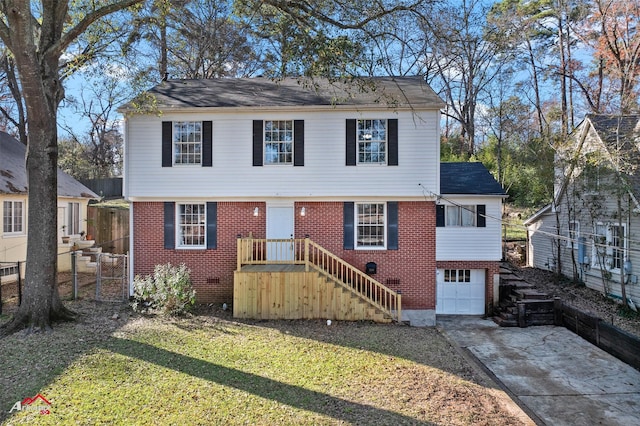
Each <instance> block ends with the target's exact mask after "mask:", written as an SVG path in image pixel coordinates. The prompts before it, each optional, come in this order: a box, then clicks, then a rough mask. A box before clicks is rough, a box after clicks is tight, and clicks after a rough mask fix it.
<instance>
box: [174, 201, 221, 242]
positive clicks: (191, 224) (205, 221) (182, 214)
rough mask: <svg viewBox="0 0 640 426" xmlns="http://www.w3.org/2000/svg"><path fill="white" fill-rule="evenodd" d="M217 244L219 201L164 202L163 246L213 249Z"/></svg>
mask: <svg viewBox="0 0 640 426" xmlns="http://www.w3.org/2000/svg"><path fill="white" fill-rule="evenodd" d="M217 247H218V204H217V203H216V202H207V203H175V202H172V201H167V202H165V203H164V248H165V249H169V250H173V249H176V248H182V249H205V248H206V249H213V250H215V249H216V248H217Z"/></svg>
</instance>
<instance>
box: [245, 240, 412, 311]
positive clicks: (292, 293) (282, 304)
mask: <svg viewBox="0 0 640 426" xmlns="http://www.w3.org/2000/svg"><path fill="white" fill-rule="evenodd" d="M233 282H234V284H233V316H234V317H236V318H251V319H335V320H346V321H359V320H368V321H376V322H391V321H392V320H393V319H398V318H401V304H402V296H401V295H400V294H399V293H397V292H394V291H392V290H390V289H389V288H387V287H386V286H384V285H382V284H381V283H379V282H378V281H376V280H375V279H374V278H372V277H371V276H369V275H367V274H365V273H364V272H363V271H361V270H359V269H357V268H355V267H354V266H352V265H350V264H348V263H347V262H345V261H344V260H342V259H340V258H339V257H337V256H335V255H333V254H331V253H329V252H328V251H327V250H325V249H323V248H322V247H320V246H319V245H317V244H315V243H314V242H313V241H311V240H309V239H308V238H305V239H284V240H265V239H254V238H239V239H238V259H237V268H236V271H235V272H234V278H233Z"/></svg>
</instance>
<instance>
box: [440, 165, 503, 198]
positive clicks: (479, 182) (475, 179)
mask: <svg viewBox="0 0 640 426" xmlns="http://www.w3.org/2000/svg"><path fill="white" fill-rule="evenodd" d="M440 194H457V195H501V196H506V195H507V194H506V193H505V192H504V189H503V188H502V186H501V185H500V184H499V183H498V181H496V180H495V178H494V177H493V175H492V174H491V173H489V170H487V168H486V167H485V166H484V164H482V163H480V162H475V163H440Z"/></svg>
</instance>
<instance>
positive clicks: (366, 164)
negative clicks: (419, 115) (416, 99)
mask: <svg viewBox="0 0 640 426" xmlns="http://www.w3.org/2000/svg"><path fill="white" fill-rule="evenodd" d="M374 120H375V121H384V134H385V139H384V145H385V151H384V161H377V162H372V161H360V139H359V138H358V136H359V131H358V129H359V125H360V122H362V121H374ZM388 162H389V120H388V119H386V118H359V119H357V120H356V164H357V165H358V166H362V167H379V166H386V165H387V164H388ZM385 216H386V215H385ZM385 242H386V240H385Z"/></svg>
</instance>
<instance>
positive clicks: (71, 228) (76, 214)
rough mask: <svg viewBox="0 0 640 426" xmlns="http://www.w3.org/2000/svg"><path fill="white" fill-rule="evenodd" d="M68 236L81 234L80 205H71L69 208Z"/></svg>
mask: <svg viewBox="0 0 640 426" xmlns="http://www.w3.org/2000/svg"><path fill="white" fill-rule="evenodd" d="M66 232H67V235H76V234H79V233H80V203H69V205H68V207H67V229H66Z"/></svg>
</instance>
